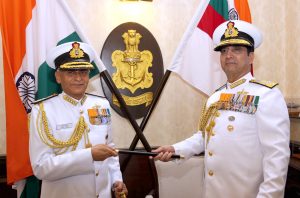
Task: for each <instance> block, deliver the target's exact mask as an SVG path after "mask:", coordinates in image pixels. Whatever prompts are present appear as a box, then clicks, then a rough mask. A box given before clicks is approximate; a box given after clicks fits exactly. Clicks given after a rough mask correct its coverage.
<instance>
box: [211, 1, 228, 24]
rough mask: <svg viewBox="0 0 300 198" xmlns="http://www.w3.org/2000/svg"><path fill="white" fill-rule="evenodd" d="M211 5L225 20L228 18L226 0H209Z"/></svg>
mask: <svg viewBox="0 0 300 198" xmlns="http://www.w3.org/2000/svg"><path fill="white" fill-rule="evenodd" d="M209 5H211V6H212V7H213V8H214V9H215V11H216V12H218V13H219V14H220V15H221V16H223V18H224V19H225V20H228V3H227V1H226V0H210V2H209Z"/></svg>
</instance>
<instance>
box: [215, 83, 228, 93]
mask: <svg viewBox="0 0 300 198" xmlns="http://www.w3.org/2000/svg"><path fill="white" fill-rule="evenodd" d="M225 87H226V84H224V85H222V86H221V87H219V88H218V89H216V90H215V92H217V91H220V90H222V89H224V88H225Z"/></svg>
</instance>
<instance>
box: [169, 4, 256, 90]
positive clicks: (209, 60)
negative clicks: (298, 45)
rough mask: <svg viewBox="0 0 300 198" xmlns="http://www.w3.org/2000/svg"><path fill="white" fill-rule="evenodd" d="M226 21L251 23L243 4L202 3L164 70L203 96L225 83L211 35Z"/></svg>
mask: <svg viewBox="0 0 300 198" xmlns="http://www.w3.org/2000/svg"><path fill="white" fill-rule="evenodd" d="M228 19H240V20H244V21H248V22H251V15H250V10H249V6H248V2H247V0H228V1H227V0H202V1H201V2H200V4H199V7H198V9H197V11H196V13H195V15H194V17H193V18H192V20H191V22H190V24H189V26H188V28H187V30H186V32H185V33H184V35H183V38H182V40H181V42H180V44H179V46H178V48H177V50H176V52H175V55H174V57H173V60H172V63H171V65H170V67H169V68H168V70H170V71H173V72H176V73H178V74H179V75H180V76H181V77H182V78H183V79H184V80H186V81H187V82H188V83H190V84H191V85H192V86H194V87H195V88H197V89H198V90H200V91H202V92H203V93H205V94H207V95H210V94H212V93H213V92H214V90H215V89H217V88H218V87H219V86H221V85H222V84H224V83H225V82H226V76H225V74H224V73H223V71H222V69H221V66H220V61H219V54H218V53H217V52H215V51H214V50H213V49H214V45H213V41H212V34H213V32H214V30H215V29H216V27H217V26H218V25H220V24H221V23H223V22H224V21H226V20H228Z"/></svg>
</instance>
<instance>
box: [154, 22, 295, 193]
mask: <svg viewBox="0 0 300 198" xmlns="http://www.w3.org/2000/svg"><path fill="white" fill-rule="evenodd" d="M213 40H214V42H215V44H216V47H215V51H220V62H221V66H222V69H223V71H224V72H225V74H226V76H227V82H226V84H225V85H224V86H222V87H220V88H219V89H218V90H217V91H216V92H215V93H214V94H213V95H212V96H210V97H209V98H208V101H207V103H206V106H205V107H204V109H203V112H202V115H201V119H200V124H199V131H198V132H197V133H195V134H194V135H193V136H192V137H190V138H188V139H186V140H184V141H182V142H179V143H177V144H174V145H171V146H162V147H160V148H158V149H156V150H154V152H159V155H158V156H157V157H156V158H155V159H159V160H161V161H169V160H170V157H171V155H172V153H176V154H182V155H184V156H185V157H186V158H189V157H191V156H193V155H195V154H199V153H201V152H203V151H205V156H204V163H205V170H204V186H203V189H204V194H203V197H204V198H220V197H222V198H267V197H268V198H282V197H283V196H284V189H285V183H286V177H287V169H288V163H289V157H290V149H289V140H290V121H289V117H288V111H287V107H286V103H285V101H284V98H283V96H282V94H281V92H280V91H279V89H278V88H277V87H276V85H277V83H273V82H268V81H259V80H256V79H255V78H254V77H253V76H252V75H251V72H250V71H251V66H252V63H253V59H254V48H256V47H258V46H259V45H260V44H261V41H262V36H261V33H260V32H259V30H258V29H257V28H256V27H254V26H253V25H252V24H250V23H247V22H244V21H227V22H224V23H223V24H221V25H220V26H219V27H218V28H217V29H216V30H215V32H214V34H213ZM199 64H200V63H199ZM270 67H271V66H270ZM270 70H272V68H270Z"/></svg>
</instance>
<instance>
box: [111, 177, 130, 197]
mask: <svg viewBox="0 0 300 198" xmlns="http://www.w3.org/2000/svg"><path fill="white" fill-rule="evenodd" d="M112 191H113V192H114V193H115V197H116V198H126V196H127V195H128V190H127V188H126V185H125V184H124V183H123V182H121V181H116V182H115V183H114V184H113V187H112Z"/></svg>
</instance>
